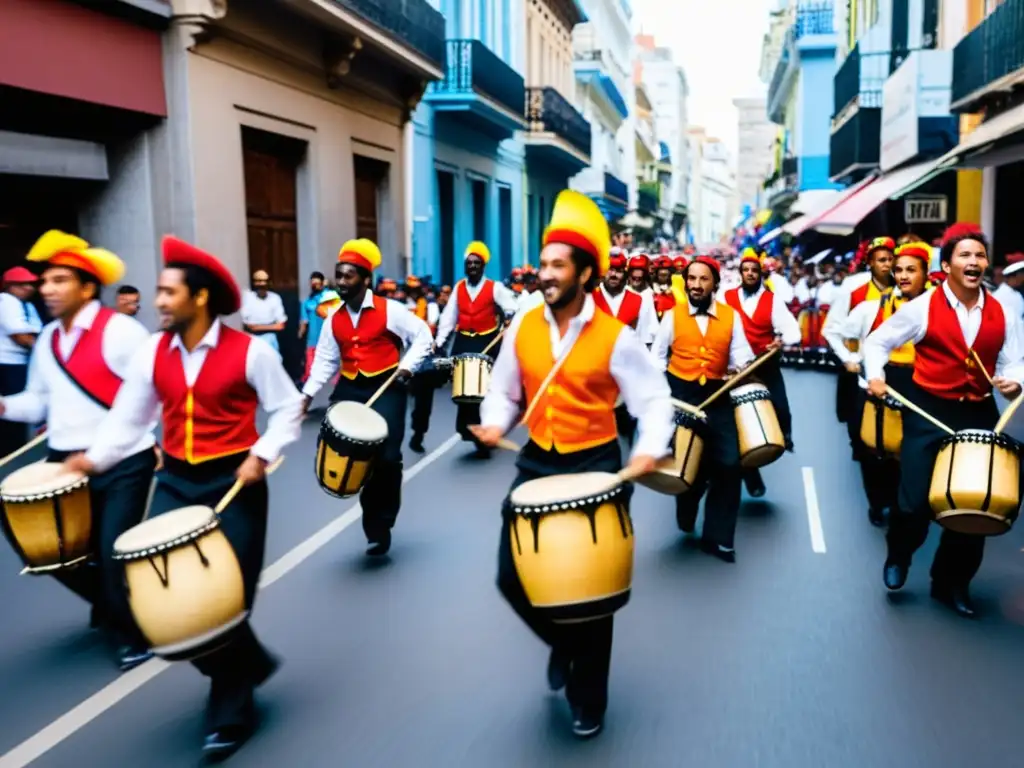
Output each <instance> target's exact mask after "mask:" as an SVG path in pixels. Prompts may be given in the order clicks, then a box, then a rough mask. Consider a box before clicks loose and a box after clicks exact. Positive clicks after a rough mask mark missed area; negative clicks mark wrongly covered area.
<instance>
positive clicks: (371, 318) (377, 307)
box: [331, 296, 402, 379]
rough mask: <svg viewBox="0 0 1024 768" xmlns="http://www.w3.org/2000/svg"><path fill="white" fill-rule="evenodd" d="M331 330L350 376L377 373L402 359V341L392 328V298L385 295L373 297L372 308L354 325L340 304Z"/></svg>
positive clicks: (360, 316) (345, 370)
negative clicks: (390, 321) (389, 316)
mask: <svg viewBox="0 0 1024 768" xmlns="http://www.w3.org/2000/svg"><path fill="white" fill-rule="evenodd" d="M331 330H332V331H333V332H334V339H335V341H337V342H338V349H340V350H341V373H342V375H343V376H344V377H345V378H346V379H354V378H355V377H356V374H359V373H362V374H363V375H364V376H376V375H377V374H378V373H383V372H384V371H389V370H391V369H392V368H394V367H395V366H396V365H398V361H399V360H400V359H401V356H402V341H401V339H399V338H398V337H397V336H395V334H393V333H392V332H391V331H389V330H388V300H387V299H385V298H384V297H382V296H374V297H373V307H372V308H370V307H364V308H363V311H362V312H360V313H359V322H358V323H357V324H356V325H355V326H354V327H353V325H352V317H351V316H350V315H349V313H348V310H347V309H346V308H345V306H344V305H342V306H341V307H338V311H337V312H335V313H334V316H333V318H332V320H331Z"/></svg>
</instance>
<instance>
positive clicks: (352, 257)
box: [338, 251, 373, 272]
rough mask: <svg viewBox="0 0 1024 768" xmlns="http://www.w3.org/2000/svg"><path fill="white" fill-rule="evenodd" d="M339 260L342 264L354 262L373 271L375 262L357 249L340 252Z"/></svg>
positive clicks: (368, 270)
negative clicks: (357, 251) (372, 262)
mask: <svg viewBox="0 0 1024 768" xmlns="http://www.w3.org/2000/svg"><path fill="white" fill-rule="evenodd" d="M338 262H339V263H341V264H353V265H355V266H357V267H362V268H363V269H365V270H366V271H367V272H373V264H371V263H370V260H369V259H368V258H366V257H365V256H363V254H361V253H356V252H355V251H342V252H341V253H339V254H338Z"/></svg>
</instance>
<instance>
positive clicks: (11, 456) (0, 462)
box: [0, 432, 46, 467]
mask: <svg viewBox="0 0 1024 768" xmlns="http://www.w3.org/2000/svg"><path fill="white" fill-rule="evenodd" d="M45 440H46V432H41V433H40V434H38V435H36V436H35V437H33V438H32V439H31V440H29V441H28V442H27V443H25V444H24V445H23V446H21V448H19V449H18V450H16V451H12V452H11V453H8V454H7V455H6V456H4V457H3V458H2V459H0V467H2V466H4V465H5V464H10V463H11V462H12V461H14V460H15V459H16V458H18V457H19V456H23V455H24V454H26V453H28V452H29V451H31V450H32V449H33V448H35V447H36V446H37V445H39V444H40V443H42V442H44V441H45Z"/></svg>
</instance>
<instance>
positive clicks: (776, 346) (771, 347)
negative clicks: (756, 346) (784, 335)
mask: <svg viewBox="0 0 1024 768" xmlns="http://www.w3.org/2000/svg"><path fill="white" fill-rule="evenodd" d="M776 349H782V339H778V338H777V339H775V341H773V342H772V343H771V344H769V345H768V351H769V352H772V351H774V350H776Z"/></svg>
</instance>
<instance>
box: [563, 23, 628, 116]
mask: <svg viewBox="0 0 1024 768" xmlns="http://www.w3.org/2000/svg"><path fill="white" fill-rule="evenodd" d="M572 56H573V72H575V74H576V79H577V81H579V82H580V83H582V84H583V85H586V86H589V87H590V88H591V89H592V91H593V93H594V94H595V95H596V96H597V97H598V98H600V99H602V100H603V101H604V102H605V103H606V104H607V106H608V108H609V109H611V110H612V111H614V112H616V113H618V115H619V117H621V118H622V119H623V120H625V119H626V117H627V116H628V115H629V107H627V106H626V96H625V95H626V94H627V93H628V91H627V90H626V89H627V88H628V87H630V85H629V78H628V77H627V76H626V69H625V67H624V66H623V65H622V64H620V63H619V61H618V60H617V58H616V56H615V54H614V53H613V52H612V50H611V48H609V47H608V46H607V45H602V44H601V41H600V40H599V39H598V37H597V35H596V34H595V32H594V28H593V25H592V24H591V23H589V22H588V23H586V24H580V25H579V26H577V27H576V28H575V29H574V30H573V35H572Z"/></svg>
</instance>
